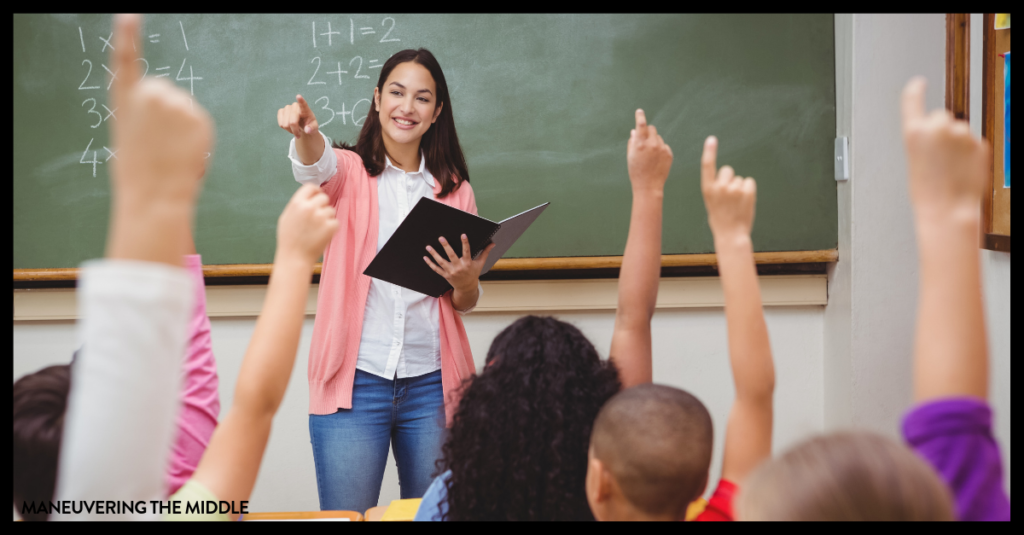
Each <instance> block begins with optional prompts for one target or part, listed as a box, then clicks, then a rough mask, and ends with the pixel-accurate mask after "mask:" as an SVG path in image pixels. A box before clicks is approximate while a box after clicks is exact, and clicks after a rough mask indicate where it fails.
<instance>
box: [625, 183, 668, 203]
mask: <svg viewBox="0 0 1024 535" xmlns="http://www.w3.org/2000/svg"><path fill="white" fill-rule="evenodd" d="M630 185H631V186H632V189H633V196H646V197H650V198H655V199H663V198H664V197H665V182H664V181H660V182H658V181H654V180H635V181H631V182H630Z"/></svg>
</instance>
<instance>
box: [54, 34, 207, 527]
mask: <svg viewBox="0 0 1024 535" xmlns="http://www.w3.org/2000/svg"><path fill="white" fill-rule="evenodd" d="M139 25H140V18H139V17H137V16H118V17H116V18H115V28H116V29H115V32H114V33H115V44H114V48H115V51H114V52H112V53H111V55H112V58H111V60H112V61H111V66H112V68H113V70H114V72H119V73H120V76H118V77H116V78H115V79H114V80H113V81H112V86H111V87H112V92H111V102H112V103H113V104H112V107H113V108H116V109H118V110H119V112H118V120H117V121H115V122H113V123H112V124H111V138H112V140H113V142H114V144H115V146H116V147H117V148H118V150H119V151H120V156H119V157H118V158H117V159H115V160H114V161H112V162H111V164H112V166H111V190H112V206H111V218H110V233H109V234H108V238H107V252H106V259H104V260H98V261H89V262H86V263H84V264H83V265H82V269H81V271H80V276H79V286H78V298H79V312H80V313H79V316H80V317H81V320H80V321H79V323H78V332H79V339H80V340H81V341H82V344H83V345H82V349H81V350H80V351H79V355H78V358H77V359H76V362H75V365H74V383H73V384H72V385H71V389H70V393H69V394H68V401H67V411H66V414H65V424H64V437H63V440H62V442H61V446H60V453H59V462H58V470H57V474H58V477H57V488H56V493H55V497H56V499H57V500H60V501H65V500H67V501H73V503H76V504H79V505H80V504H81V503H82V502H83V501H84V502H87V503H92V502H95V501H96V500H103V501H107V500H111V501H118V502H121V501H125V502H132V503H135V502H137V501H145V502H148V501H150V500H162V499H164V498H166V490H167V487H166V479H165V478H166V475H165V474H166V470H167V464H168V457H169V455H170V453H171V444H172V441H173V439H174V432H175V428H174V420H175V415H176V414H177V412H178V405H177V399H178V394H177V391H178V389H179V388H180V386H179V380H180V377H181V359H182V355H183V354H184V352H185V348H186V345H187V343H188V327H189V313H190V312H191V311H192V310H193V307H194V302H193V299H194V297H195V295H196V289H195V287H194V286H193V280H192V278H191V277H190V276H189V272H188V271H187V270H185V269H183V268H182V258H183V256H184V255H185V254H186V253H188V252H189V250H188V249H189V243H190V240H191V238H190V224H191V220H192V214H193V210H194V205H195V198H196V195H197V193H198V190H199V184H198V182H199V181H197V180H196V176H201V174H202V170H203V154H204V153H205V152H206V151H208V150H209V149H210V145H211V142H212V125H211V123H210V119H209V117H208V115H207V114H206V112H205V110H203V109H202V107H200V106H195V110H193V109H192V108H191V107H190V105H189V99H188V98H187V97H188V95H187V94H185V93H183V92H182V91H181V90H179V89H177V88H175V87H173V86H172V85H171V84H170V83H169V82H167V81H166V80H159V79H146V80H144V81H142V82H138V80H139V78H141V74H142V73H141V72H140V71H139V68H138V65H139V62H137V61H135V60H136V58H137V57H138V54H137V53H136V52H135V51H134V47H133V46H132V41H133V39H134V40H135V42H136V43H141V41H140V40H139V39H137V38H136V37H137V34H138V30H139ZM79 511H80V510H72V513H73V514H71V515H65V514H61V515H53V516H55V517H57V518H62V517H74V518H92V519H108V520H114V519H128V518H140V517H149V518H155V517H156V513H154V512H153V511H152V510H151V509H149V510H148V511H147V512H146V513H145V514H139V513H137V512H134V511H124V510H122V511H121V512H120V514H109V512H108V511H105V512H104V514H99V513H98V511H97V510H96V509H95V508H93V509H92V511H91V512H89V513H85V512H81V513H80V512H79Z"/></svg>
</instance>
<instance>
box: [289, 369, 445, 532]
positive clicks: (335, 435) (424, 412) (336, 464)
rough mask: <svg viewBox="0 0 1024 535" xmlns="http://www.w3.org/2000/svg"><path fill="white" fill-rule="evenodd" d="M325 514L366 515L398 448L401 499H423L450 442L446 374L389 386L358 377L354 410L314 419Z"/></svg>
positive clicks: (375, 378)
mask: <svg viewBox="0 0 1024 535" xmlns="http://www.w3.org/2000/svg"><path fill="white" fill-rule="evenodd" d="M309 437H310V442H311V443H312V444H313V461H314V463H315V464H316V487H317V493H318V495H319V497H320V509H321V510H323V511H327V510H344V511H358V512H360V513H362V512H365V511H366V510H367V509H369V508H371V507H374V506H376V505H377V499H378V498H379V497H380V485H381V480H382V479H383V478H384V466H385V465H386V464H387V460H388V445H389V444H393V445H394V448H395V449H394V453H395V462H396V463H397V464H398V482H399V485H400V486H401V489H402V498H403V499H405V498H420V497H422V496H423V493H424V492H426V490H427V487H429V486H430V483H431V481H432V480H433V478H432V477H431V475H432V474H433V473H434V469H435V467H434V462H435V461H436V460H437V459H439V458H440V457H441V445H442V444H444V440H445V438H446V437H447V429H445V416H444V391H443V390H442V388H441V371H440V370H438V371H436V372H433V373H428V374H426V375H421V376H419V377H408V378H405V379H396V380H394V381H389V380H387V379H384V378H382V377H378V376H376V375H373V374H372V373H366V372H364V371H362V370H356V377H355V384H354V386H353V390H352V408H351V409H338V412H336V413H334V414H327V415H316V414H311V415H309Z"/></svg>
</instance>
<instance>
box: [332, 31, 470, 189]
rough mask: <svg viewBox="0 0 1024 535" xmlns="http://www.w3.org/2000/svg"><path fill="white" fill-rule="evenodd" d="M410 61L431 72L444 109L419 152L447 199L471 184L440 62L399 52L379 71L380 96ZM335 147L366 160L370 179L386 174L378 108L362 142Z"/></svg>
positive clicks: (368, 116) (372, 108)
mask: <svg viewBox="0 0 1024 535" xmlns="http://www.w3.org/2000/svg"><path fill="white" fill-rule="evenodd" d="M408 61H412V62H414V63H418V64H420V65H423V66H424V67H426V69H427V70H428V71H430V75H431V76H433V77H434V83H435V84H437V105H438V106H442V108H441V115H439V116H438V117H437V121H436V122H434V123H433V124H431V125H430V128H429V129H428V130H427V132H426V133H425V134H423V137H422V138H421V139H420V150H422V151H423V157H424V159H425V160H426V168H427V170H428V171H430V174H432V175H434V178H435V179H437V180H438V181H439V182H440V183H441V193H440V194H439V195H438V197H445V196H446V195H448V194H449V193H451V192H453V191H455V190H456V189H458V187H459V184H461V182H462V181H463V180H464V181H466V182H469V169H468V168H467V167H466V157H465V156H463V155H462V147H461V146H460V145H459V136H458V134H456V133H455V118H454V116H453V115H452V102H451V98H450V96H449V94H448V82H446V81H445V79H444V72H443V71H441V65H440V64H439V63H438V62H437V58H435V57H434V55H433V54H431V53H430V51H429V50H427V49H425V48H420V49H418V50H413V49H411V48H409V49H406V50H403V51H401V52H398V53H397V54H395V55H394V56H391V57H390V58H389V59H388V60H387V61H386V62H384V66H383V67H382V68H381V70H380V78H378V79H377V92H378V93H379V94H381V95H383V94H384V82H386V81H387V80H388V76H389V75H390V74H391V71H392V70H394V68H395V67H397V66H398V65H400V64H402V63H405V62H408ZM332 145H333V146H334V147H336V148H339V149H345V150H350V151H352V152H355V153H356V154H358V155H359V156H360V157H361V158H362V159H363V167H365V168H366V172H367V173H368V174H369V175H370V176H377V175H379V174H381V173H383V172H384V165H385V162H384V156H385V154H386V151H385V149H384V138H383V136H382V133H381V124H380V117H379V112H378V111H377V109H376V106H375V105H373V104H371V105H370V111H369V112H368V113H367V114H366V122H364V123H363V129H362V130H361V131H360V132H359V139H358V141H356V144H355V146H352V145H349V144H348V143H339V142H334V143H332Z"/></svg>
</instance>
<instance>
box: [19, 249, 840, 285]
mask: <svg viewBox="0 0 1024 535" xmlns="http://www.w3.org/2000/svg"><path fill="white" fill-rule="evenodd" d="M837 261H839V250H838V249H824V250H819V251H781V252H760V253H754V263H755V264H757V265H758V266H762V267H763V266H778V268H780V269H775V270H773V272H775V273H777V274H786V273H787V272H788V270H787V269H786V266H793V271H800V272H803V271H804V270H803V268H800V267H798V266H805V265H807V264H826V263H831V262H837ZM717 265H718V260H717V258H716V256H715V254H714V253H707V254H683V255H662V256H661V266H662V268H663V269H664V268H687V267H715V266H717ZM273 266H274V265H273V264H224V265H205V266H203V276H204V277H206V278H207V279H208V280H209V279H218V283H221V284H232V283H234V284H252V279H253V278H262V277H269V276H270V272H271V271H272V270H273ZM621 266H622V257H621V256H580V257H564V258H503V259H501V260H499V261H498V262H497V263H496V264H494V267H493V268H491V272H499V273H508V272H519V273H517V275H518V276H516V278H517V279H542V278H551V276H550V274H551V273H552V272H558V271H566V272H568V271H573V272H575V273H579V272H580V271H588V270H592V271H595V272H597V271H599V270H601V271H604V270H609V269H618V268H620V267H621ZM320 267H321V265H320V264H319V263H317V264H316V265H315V266H314V268H313V274H314V276H319V275H320ZM581 278H588V277H585V276H584V277H581ZM77 280H78V268H48V269H15V270H14V287H15V288H28V287H34V286H37V285H39V284H44V285H47V283H56V285H58V286H64V285H66V283H68V282H73V281H77ZM61 283H65V284H61Z"/></svg>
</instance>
